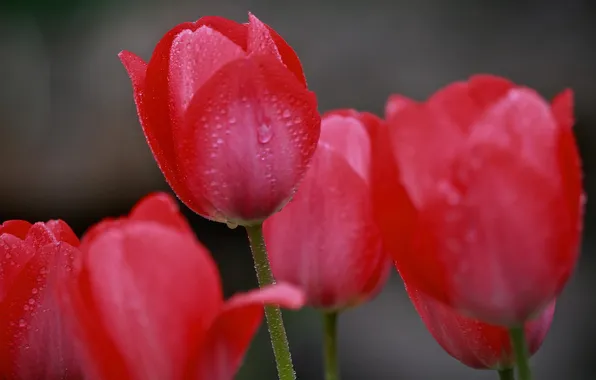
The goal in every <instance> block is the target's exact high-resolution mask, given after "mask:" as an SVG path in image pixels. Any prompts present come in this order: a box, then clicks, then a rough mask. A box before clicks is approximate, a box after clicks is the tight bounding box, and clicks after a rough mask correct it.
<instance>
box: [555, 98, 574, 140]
mask: <svg viewBox="0 0 596 380" xmlns="http://www.w3.org/2000/svg"><path fill="white" fill-rule="evenodd" d="M551 108H552V112H553V116H554V118H555V120H556V121H557V123H558V124H559V126H560V127H561V129H567V130H570V129H571V128H572V127H573V124H574V123H575V117H574V116H573V91H571V90H569V89H567V90H565V91H563V92H561V93H560V94H558V95H557V96H555V98H554V99H553V101H552V103H551Z"/></svg>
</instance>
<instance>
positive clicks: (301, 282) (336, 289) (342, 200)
mask: <svg viewBox="0 0 596 380" xmlns="http://www.w3.org/2000/svg"><path fill="white" fill-rule="evenodd" d="M323 128H324V127H323ZM346 189H349V191H346ZM264 233H265V241H266V243H267V247H268V248H269V257H270V260H271V267H272V269H273V274H274V276H275V278H276V279H278V280H280V281H286V282H289V283H292V284H294V285H296V286H299V287H300V288H301V289H303V290H304V291H305V293H306V295H307V298H308V304H309V305H311V306H314V307H318V308H325V309H341V308H345V307H349V306H353V305H356V304H359V303H361V302H363V301H365V300H367V299H369V298H370V297H371V295H372V292H373V290H376V285H377V284H379V283H382V282H383V281H384V280H385V279H386V275H387V273H388V270H389V261H388V257H387V256H386V252H385V251H384V250H383V247H382V242H381V236H380V234H379V231H378V229H377V226H376V224H375V221H374V219H373V213H372V205H371V194H370V188H369V186H368V184H367V182H366V181H365V180H364V178H362V177H361V176H360V175H359V174H358V173H357V172H356V171H355V170H354V169H353V167H351V166H350V164H349V163H348V162H347V161H346V159H345V158H344V157H343V156H342V155H341V154H339V153H337V152H335V151H334V150H333V149H331V148H328V147H327V146H326V145H325V144H324V143H322V144H320V145H319V147H318V149H317V151H316V153H315V155H314V156H313V159H312V161H311V166H310V169H309V171H308V173H307V174H306V176H305V177H304V180H303V181H302V182H301V184H300V188H299V189H298V191H297V193H296V194H295V195H294V197H293V200H292V202H290V203H289V204H288V205H286V206H285V207H284V208H283V209H282V210H281V211H280V212H278V213H276V214H274V215H272V216H271V217H270V218H268V219H267V220H266V221H265V223H264ZM305 236H308V238H305Z"/></svg>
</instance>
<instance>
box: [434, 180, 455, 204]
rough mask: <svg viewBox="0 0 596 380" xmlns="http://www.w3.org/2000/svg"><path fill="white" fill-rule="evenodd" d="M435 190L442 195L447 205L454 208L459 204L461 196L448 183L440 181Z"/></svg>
mask: <svg viewBox="0 0 596 380" xmlns="http://www.w3.org/2000/svg"><path fill="white" fill-rule="evenodd" d="M437 189H438V190H439V192H440V193H441V194H443V196H444V197H445V200H446V201H447V203H448V204H450V205H452V206H455V205H457V204H458V203H460V202H461V194H460V193H459V191H458V190H457V189H456V188H455V187H454V186H453V185H452V184H451V183H449V182H448V181H445V180H443V181H440V182H439V183H438V185H437Z"/></svg>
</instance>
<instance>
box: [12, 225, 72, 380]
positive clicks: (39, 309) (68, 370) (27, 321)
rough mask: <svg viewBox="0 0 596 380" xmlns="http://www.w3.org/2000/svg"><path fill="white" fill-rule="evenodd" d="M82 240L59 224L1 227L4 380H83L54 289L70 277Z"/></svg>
mask: <svg viewBox="0 0 596 380" xmlns="http://www.w3.org/2000/svg"><path fill="white" fill-rule="evenodd" d="M78 245H79V240H78V239H77V237H76V236H75V234H74V233H73V232H72V230H71V229H70V227H68V225H67V224H66V223H64V222H63V221H61V220H52V221H49V222H47V223H41V222H40V223H35V224H33V225H31V224H30V223H28V222H25V221H22V220H10V221H7V222H4V223H3V224H1V225H0V378H1V379H6V380H17V379H21V380H55V379H79V378H81V373H80V371H79V366H78V360H77V357H76V355H75V350H74V346H73V341H72V339H71V335H70V334H69V330H68V328H67V326H66V325H65V323H64V321H63V318H62V316H61V313H60V309H59V307H58V302H57V298H56V288H57V286H59V283H60V281H63V280H64V279H65V277H68V276H70V275H72V262H73V260H74V259H75V257H76V256H78V255H79V251H78V248H77V247H78Z"/></svg>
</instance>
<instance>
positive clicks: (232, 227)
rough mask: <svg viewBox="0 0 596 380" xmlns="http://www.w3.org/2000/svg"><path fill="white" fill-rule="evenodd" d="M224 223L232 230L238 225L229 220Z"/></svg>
mask: <svg viewBox="0 0 596 380" xmlns="http://www.w3.org/2000/svg"><path fill="white" fill-rule="evenodd" d="M226 225H227V226H228V228H229V229H231V230H233V229H235V228H236V227H238V223H234V222H230V221H227V222H226Z"/></svg>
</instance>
